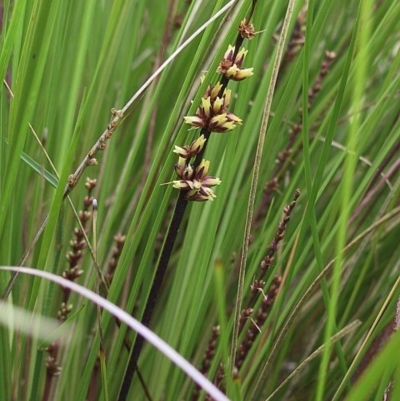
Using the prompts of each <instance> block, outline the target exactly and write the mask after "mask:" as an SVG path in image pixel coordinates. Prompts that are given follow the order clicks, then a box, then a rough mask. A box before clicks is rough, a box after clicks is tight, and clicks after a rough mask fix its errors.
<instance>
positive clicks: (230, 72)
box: [217, 45, 253, 81]
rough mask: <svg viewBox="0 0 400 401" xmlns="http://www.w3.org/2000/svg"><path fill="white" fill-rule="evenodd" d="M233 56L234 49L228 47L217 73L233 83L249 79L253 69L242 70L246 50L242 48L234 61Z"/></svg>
mask: <svg viewBox="0 0 400 401" xmlns="http://www.w3.org/2000/svg"><path fill="white" fill-rule="evenodd" d="M234 54H235V47H234V46H231V45H229V46H228V50H227V51H226V53H225V56H224V58H223V60H222V61H221V62H220V63H219V66H218V68H217V72H219V73H221V74H222V75H224V76H225V77H226V78H228V79H232V80H233V81H242V80H243V79H245V78H247V77H251V76H252V75H253V68H242V65H243V61H244V59H245V57H246V54H247V50H246V49H245V48H244V47H242V48H241V49H240V50H239V52H238V54H237V55H236V57H235V59H233V56H234Z"/></svg>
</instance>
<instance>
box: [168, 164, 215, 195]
mask: <svg viewBox="0 0 400 401" xmlns="http://www.w3.org/2000/svg"><path fill="white" fill-rule="evenodd" d="M179 159H180V161H179V163H178V165H177V166H179V168H177V166H175V171H176V172H177V173H178V176H179V177H180V178H181V179H180V180H175V181H172V186H173V187H174V188H177V189H180V190H182V191H187V194H186V196H185V198H186V200H189V201H200V202H201V201H207V200H214V198H215V197H216V195H215V194H214V191H213V190H212V189H211V187H214V186H216V185H219V184H221V180H220V179H219V178H217V177H212V176H209V175H207V173H208V169H209V167H210V162H209V161H208V160H204V159H203V160H202V161H201V163H200V164H199V165H198V166H197V167H196V168H195V169H193V167H192V166H190V165H186V166H185V167H183V164H182V160H185V159H182V158H179ZM181 159H182V160H181Z"/></svg>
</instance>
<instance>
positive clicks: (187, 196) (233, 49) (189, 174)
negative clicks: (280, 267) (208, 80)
mask: <svg viewBox="0 0 400 401" xmlns="http://www.w3.org/2000/svg"><path fill="white" fill-rule="evenodd" d="M254 5H255V1H254V3H253V8H252V10H251V12H250V16H251V15H252V12H253V10H254ZM249 20H250V18H249V19H244V20H243V21H242V22H241V23H240V25H239V34H238V37H237V40H236V44H235V46H229V48H228V50H227V52H226V53H225V56H224V58H223V60H222V61H221V63H220V65H219V67H218V69H217V72H219V73H220V74H222V78H221V80H220V82H219V83H217V84H216V85H214V86H212V85H210V86H209V87H208V88H207V90H206V92H205V93H204V95H203V97H202V99H201V104H200V105H199V107H198V108H197V110H196V113H195V115H194V116H186V117H184V122H185V123H186V124H189V125H191V126H192V127H194V128H200V136H199V138H197V139H196V140H194V141H193V142H192V143H191V144H190V145H185V146H175V149H174V153H176V154H177V155H178V163H177V164H176V165H175V172H176V174H177V175H178V179H177V180H174V181H172V182H170V183H169V184H172V186H173V187H174V188H176V189H179V196H178V199H177V202H176V206H175V210H174V214H173V217H172V220H171V224H170V226H169V229H168V233H167V237H166V240H165V244H164V246H163V249H162V252H161V257H160V260H159V263H158V266H157V269H156V273H155V276H154V280H153V284H152V287H151V289H150V293H149V297H148V300H147V303H146V306H145V309H144V312H143V317H142V320H141V322H142V324H143V325H145V326H149V323H150V320H151V316H152V314H153V310H154V307H155V304H156V301H157V297H158V294H159V292H160V288H161V285H162V282H163V279H164V276H165V273H166V270H167V267H168V263H169V259H170V257H171V253H172V250H173V247H174V244H175V240H176V238H177V235H178V231H179V227H180V225H181V222H182V220H183V216H184V214H185V210H186V207H187V205H188V203H189V201H198V202H204V201H208V200H210V201H212V200H213V199H214V198H215V197H216V195H215V194H214V191H213V190H212V189H211V187H214V186H217V185H219V184H220V183H221V180H220V179H219V178H217V177H213V176H210V175H208V171H209V167H210V162H209V161H208V160H205V159H204V158H203V154H204V152H205V149H206V145H207V140H208V138H209V137H210V135H211V133H212V132H219V133H224V132H228V131H231V130H232V129H234V128H235V127H236V126H237V125H240V124H241V123H242V120H241V119H240V118H239V117H237V116H235V115H234V114H233V113H231V112H230V111H229V110H228V108H229V103H230V99H231V91H230V90H229V89H227V84H228V82H229V80H235V81H241V80H243V79H245V78H247V77H249V76H251V75H253V69H252V68H242V66H243V62H244V59H245V56H246V54H247V51H246V50H245V49H243V48H241V45H242V43H243V40H244V39H245V38H252V37H253V36H254V27H253V25H252V24H251V23H250V22H249ZM193 158H195V160H194V163H193V164H192V163H191V159H193ZM143 342H144V339H143V338H142V337H141V336H139V335H138V336H137V337H136V340H135V343H134V346H133V350H132V353H131V355H130V358H129V361H128V366H127V369H126V371H125V376H124V379H123V382H122V387H121V389H120V393H119V396H118V400H119V401H125V400H126V399H127V397H128V392H129V388H130V384H131V381H132V379H133V376H134V374H135V371H136V370H137V362H138V359H139V356H140V353H141V350H142V347H143Z"/></svg>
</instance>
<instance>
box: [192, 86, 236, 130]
mask: <svg viewBox="0 0 400 401" xmlns="http://www.w3.org/2000/svg"><path fill="white" fill-rule="evenodd" d="M221 88H222V85H221V84H219V83H218V84H217V85H215V86H209V87H208V88H207V91H206V93H205V94H204V96H203V97H202V98H201V105H200V106H199V107H198V108H197V110H196V114H195V115H194V116H186V117H184V120H185V123H186V124H189V125H192V126H193V127H197V128H207V129H208V130H209V131H212V132H226V131H231V130H232V129H234V128H235V127H236V126H237V125H240V124H241V123H242V120H241V119H240V118H239V117H237V116H235V115H234V114H233V113H230V112H228V107H229V103H230V99H231V91H230V89H225V90H224V91H223V93H222V94H220V91H221Z"/></svg>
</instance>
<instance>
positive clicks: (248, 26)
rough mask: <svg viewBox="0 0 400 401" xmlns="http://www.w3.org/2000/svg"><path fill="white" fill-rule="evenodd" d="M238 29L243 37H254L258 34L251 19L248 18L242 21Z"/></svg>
mask: <svg viewBox="0 0 400 401" xmlns="http://www.w3.org/2000/svg"><path fill="white" fill-rule="evenodd" d="M238 30H239V32H240V36H241V37H242V38H245V39H253V38H254V36H256V31H255V29H254V26H253V24H252V23H251V22H250V21H247V19H246V18H245V19H244V20H242V21H241V22H240V24H239V27H238Z"/></svg>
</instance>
